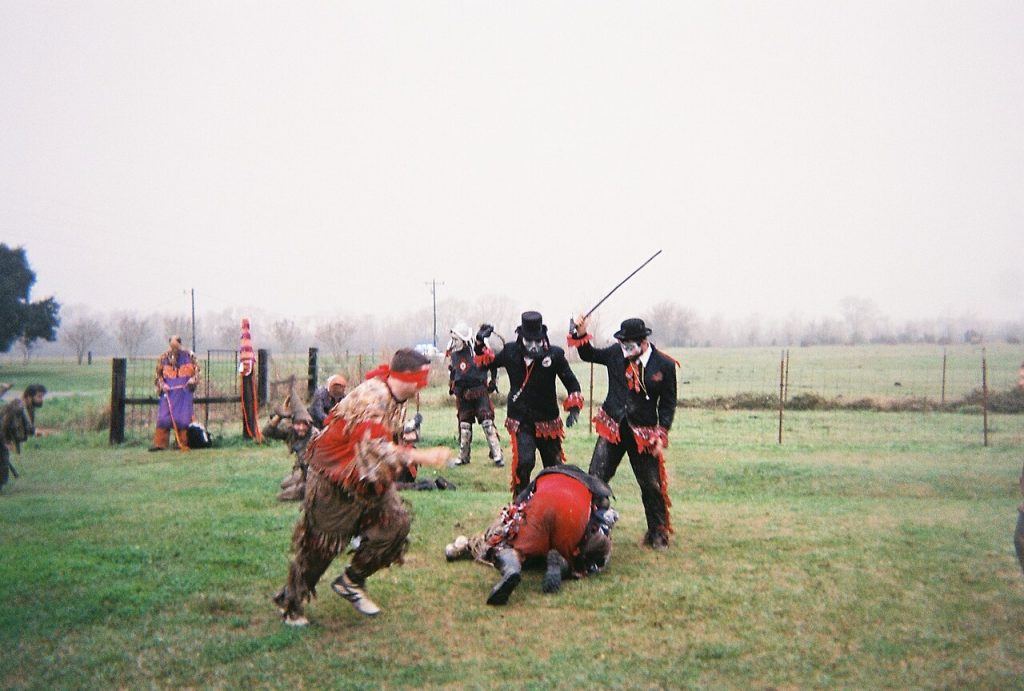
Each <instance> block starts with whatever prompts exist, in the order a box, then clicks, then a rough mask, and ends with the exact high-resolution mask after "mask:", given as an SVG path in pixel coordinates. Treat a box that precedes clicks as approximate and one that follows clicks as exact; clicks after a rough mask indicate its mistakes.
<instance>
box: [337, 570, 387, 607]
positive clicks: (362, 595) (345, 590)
mask: <svg viewBox="0 0 1024 691" xmlns="http://www.w3.org/2000/svg"><path fill="white" fill-rule="evenodd" d="M331 589H332V590H334V592H336V593H337V594H338V595H341V596H342V597H343V598H345V599H346V600H348V601H349V602H351V603H352V606H353V607H355V608H356V611H357V612H359V613H360V614H365V615H366V616H368V617H375V616H377V615H378V614H380V607H378V606H377V603H376V602H374V601H373V600H371V599H370V596H369V595H367V594H366V589H365V588H364V587H363V586H359V585H356V584H355V583H354V582H353V581H351V580H350V579H349V577H348V574H346V573H344V572H342V574H341V575H340V576H338V577H337V578H335V579H334V582H333V583H331Z"/></svg>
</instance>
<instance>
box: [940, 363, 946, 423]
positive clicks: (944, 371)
mask: <svg viewBox="0 0 1024 691" xmlns="http://www.w3.org/2000/svg"><path fill="white" fill-rule="evenodd" d="M941 405H942V407H943V408H945V407H946V349H945V348H943V349H942V402H941Z"/></svg>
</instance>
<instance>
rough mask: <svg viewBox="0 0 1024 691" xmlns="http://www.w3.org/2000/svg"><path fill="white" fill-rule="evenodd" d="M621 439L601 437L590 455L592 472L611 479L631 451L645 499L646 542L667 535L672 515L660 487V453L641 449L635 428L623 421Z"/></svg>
mask: <svg viewBox="0 0 1024 691" xmlns="http://www.w3.org/2000/svg"><path fill="white" fill-rule="evenodd" d="M620 433H621V440H620V441H619V443H618V444H613V443H611V442H610V441H608V440H607V439H605V438H604V437H598V439H597V444H596V445H595V446H594V455H593V456H591V458H590V470H589V472H590V474H591V475H593V476H595V477H598V478H600V479H602V480H604V481H605V482H608V483H610V482H611V479H612V478H613V477H615V471H616V470H618V469H619V463H620V462H621V461H622V457H623V456H625V455H627V454H628V455H629V465H630V466H631V467H632V468H633V475H634V476H635V477H636V482H637V484H638V485H640V498H641V499H642V500H643V503H644V514H645V515H646V517H647V536H646V538H645V541H646V542H648V543H649V542H650V541H651V539H652V538H653V537H654V536H655V535H656V534H659V533H661V534H662V535H665V536H667V533H668V526H669V518H668V507H667V506H665V495H664V494H663V493H662V487H661V464H660V462H659V460H658V457H657V456H654V455H653V454H649V453H640V451H639V450H638V449H637V446H636V439H635V438H634V437H633V430H632V429H630V427H629V425H627V424H625V423H623V424H622V427H621V429H620Z"/></svg>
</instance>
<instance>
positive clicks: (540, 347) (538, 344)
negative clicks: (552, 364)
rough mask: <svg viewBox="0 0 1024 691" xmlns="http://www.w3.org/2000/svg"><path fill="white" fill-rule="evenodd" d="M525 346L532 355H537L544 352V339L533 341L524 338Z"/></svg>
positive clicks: (528, 353) (527, 352)
mask: <svg viewBox="0 0 1024 691" xmlns="http://www.w3.org/2000/svg"><path fill="white" fill-rule="evenodd" d="M523 348H524V349H525V350H526V354H527V355H529V356H530V357H537V356H538V355H540V354H541V353H543V352H544V341H531V340H528V339H526V338H524V339H523Z"/></svg>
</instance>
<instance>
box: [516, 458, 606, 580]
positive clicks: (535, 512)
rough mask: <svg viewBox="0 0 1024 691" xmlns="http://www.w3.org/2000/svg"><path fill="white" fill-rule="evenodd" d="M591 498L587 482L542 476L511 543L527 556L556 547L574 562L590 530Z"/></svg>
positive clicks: (545, 552) (546, 551) (543, 553)
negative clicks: (587, 531) (585, 535)
mask: <svg viewBox="0 0 1024 691" xmlns="http://www.w3.org/2000/svg"><path fill="white" fill-rule="evenodd" d="M591 501H592V499H591V494H590V490H589V489H587V487H586V485H584V484H582V483H581V482H579V481H578V480H576V479H574V478H572V477H569V476H568V475H558V474H551V475H543V476H539V477H538V478H537V491H536V493H535V494H534V495H533V498H532V500H531V501H530V503H529V504H528V505H527V506H526V508H525V510H524V515H523V520H522V523H520V525H519V532H518V533H517V534H516V536H515V537H514V538H513V539H512V540H510V541H509V543H510V544H511V546H512V547H514V548H515V549H516V550H517V551H518V552H519V553H520V554H522V555H523V556H524V557H530V556H544V555H546V554H547V553H548V550H551V549H554V550H557V551H558V553H559V554H561V555H562V556H563V557H565V558H566V559H568V560H570V561H572V559H573V557H575V556H576V555H577V554H578V553H579V546H580V542H581V541H582V540H583V534H584V533H585V532H586V530H587V522H588V521H589V520H590V505H591Z"/></svg>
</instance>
